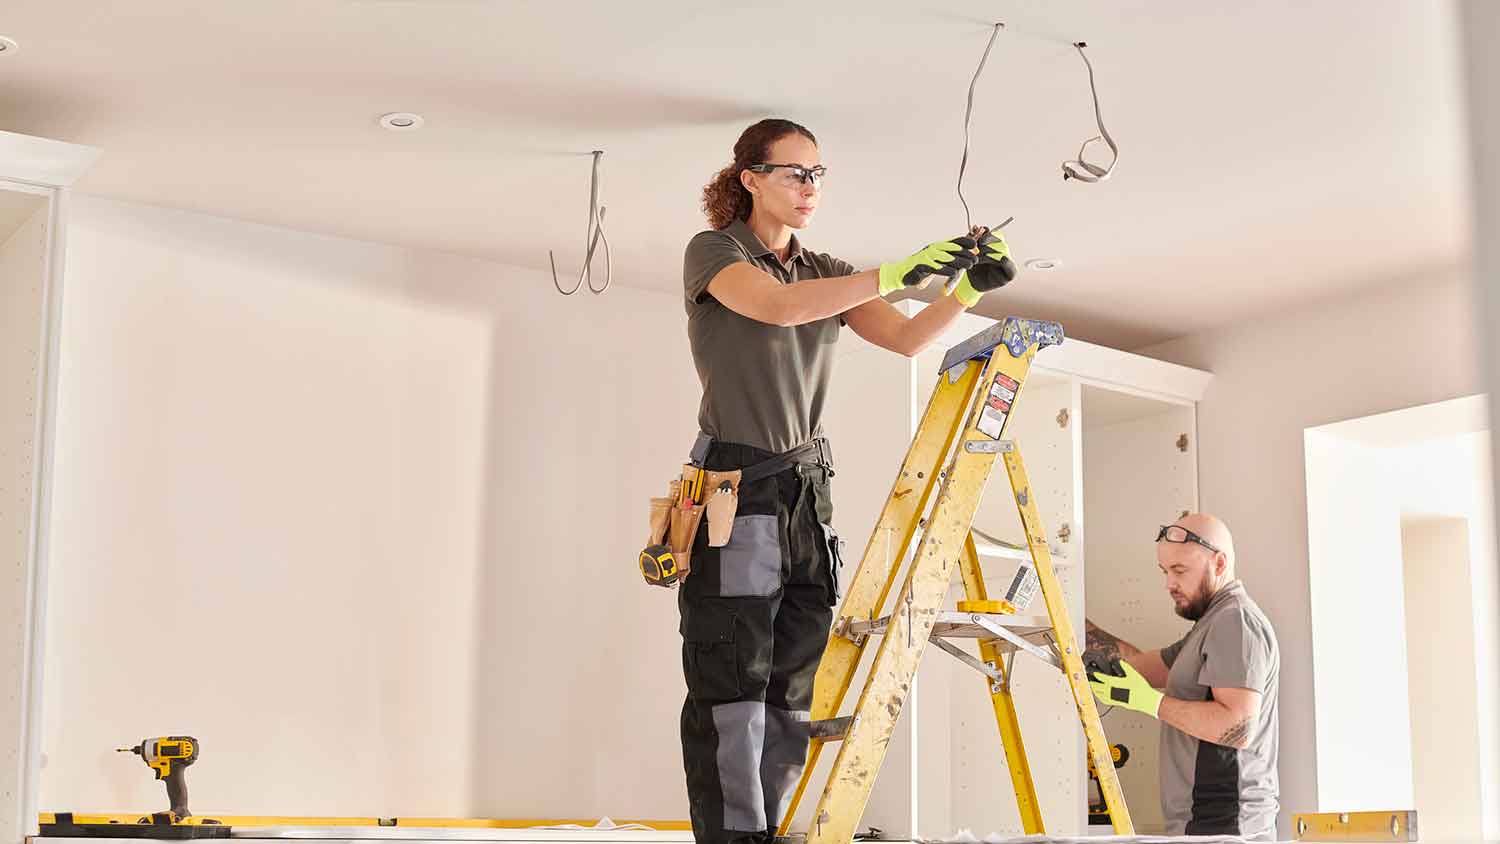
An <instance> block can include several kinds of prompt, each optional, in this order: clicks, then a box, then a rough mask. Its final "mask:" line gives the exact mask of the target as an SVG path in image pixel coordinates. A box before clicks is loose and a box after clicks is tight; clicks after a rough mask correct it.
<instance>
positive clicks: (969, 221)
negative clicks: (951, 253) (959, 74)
mask: <svg viewBox="0 0 1500 844" xmlns="http://www.w3.org/2000/svg"><path fill="white" fill-rule="evenodd" d="M1004 26H1005V24H1003V23H1000V22H998V21H997V22H996V23H995V28H994V29H993V30H991V31H990V42H989V43H988V44H986V45H984V55H982V56H980V57H979V67H977V68H975V69H974V78H973V79H970V80H969V102H968V105H966V106H965V107H964V155H963V158H961V159H959V162H958V201H959V202H961V203H963V206H964V226H965V230H966V231H967V230H968V229H972V228H974V219H973V215H972V214H970V212H969V203H968V200H965V199H964V170H965V169H967V168H968V166H969V121H970V119H971V118H973V116H974V86H975V85H977V84H978V83H979V74H981V73H983V72H984V63H985V61H986V60H988V59H989V57H990V48H991V47H994V46H995V36H997V35H999V34H1000V30H1001V28H1002V27H1004Z"/></svg>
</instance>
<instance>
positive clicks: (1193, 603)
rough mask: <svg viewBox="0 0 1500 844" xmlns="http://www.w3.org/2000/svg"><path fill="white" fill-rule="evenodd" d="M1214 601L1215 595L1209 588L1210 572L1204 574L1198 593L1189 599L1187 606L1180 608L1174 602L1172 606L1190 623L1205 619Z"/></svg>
mask: <svg viewBox="0 0 1500 844" xmlns="http://www.w3.org/2000/svg"><path fill="white" fill-rule="evenodd" d="M1213 599H1214V593H1213V590H1212V589H1211V588H1209V578H1208V572H1204V573H1203V580H1202V581H1201V582H1199V584H1198V592H1197V594H1195V595H1193V596H1192V597H1190V598H1188V602H1187V606H1178V605H1177V604H1176V602H1173V604H1172V606H1173V608H1174V609H1176V610H1177V614H1178V615H1180V616H1182V617H1183V618H1185V619H1187V620H1188V621H1197V620H1198V619H1200V618H1202V617H1203V614H1204V613H1206V612H1208V605H1209V603H1211V602H1212V601H1213Z"/></svg>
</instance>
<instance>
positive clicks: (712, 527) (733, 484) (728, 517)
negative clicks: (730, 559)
mask: <svg viewBox="0 0 1500 844" xmlns="http://www.w3.org/2000/svg"><path fill="white" fill-rule="evenodd" d="M703 506H704V507H705V508H706V510H707V513H708V545H709V547H710V548H722V547H724V546H725V545H728V544H729V535H730V533H732V532H733V531H734V515H735V513H736V512H737V511H738V510H739V508H740V470H739V469H735V470H734V471H732V472H704V480H703Z"/></svg>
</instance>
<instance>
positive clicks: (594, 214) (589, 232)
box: [547, 149, 614, 296]
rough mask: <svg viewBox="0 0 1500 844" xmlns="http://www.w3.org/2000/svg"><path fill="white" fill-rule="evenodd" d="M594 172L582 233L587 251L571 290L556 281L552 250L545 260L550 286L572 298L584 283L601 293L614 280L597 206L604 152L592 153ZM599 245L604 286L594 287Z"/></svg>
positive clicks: (601, 209)
mask: <svg viewBox="0 0 1500 844" xmlns="http://www.w3.org/2000/svg"><path fill="white" fill-rule="evenodd" d="M592 155H593V156H594V171H593V176H592V177H591V178H590V180H589V224H588V228H587V229H586V230H585V232H584V242H585V243H587V244H588V251H587V252H586V253H584V256H583V270H582V271H581V272H579V273H578V282H577V283H576V284H574V285H573V289H572V290H564V289H563V286H562V283H561V282H559V281H558V280H557V258H556V256H554V255H553V254H552V250H551V249H548V250H547V260H548V261H550V262H552V286H554V287H556V288H557V292H558V293H561V294H562V295H564V296H572V295H573V294H574V293H577V292H578V288H580V287H582V286H583V285H584V283H585V282H587V283H588V286H589V292H590V293H595V294H598V293H603V292H604V291H606V290H608V289H609V283H610V280H611V279H613V278H614V262H613V261H612V260H611V259H610V254H609V238H607V237H605V236H604V206H602V205H600V204H599V159H600V158H601V157H602V156H603V155H604V150H602V149H596V150H594V151H593V153H592ZM600 243H603V244H604V286H603V287H595V286H594V275H593V268H594V250H595V248H597V247H598V246H599V244H600Z"/></svg>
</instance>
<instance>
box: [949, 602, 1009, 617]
mask: <svg viewBox="0 0 1500 844" xmlns="http://www.w3.org/2000/svg"><path fill="white" fill-rule="evenodd" d="M958 611H959V612H971V613H972V612H977V613H984V614H986V615H1014V614H1015V612H1016V607H1015V605H1014V604H1012V603H1011V602H1010V601H959V602H958Z"/></svg>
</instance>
